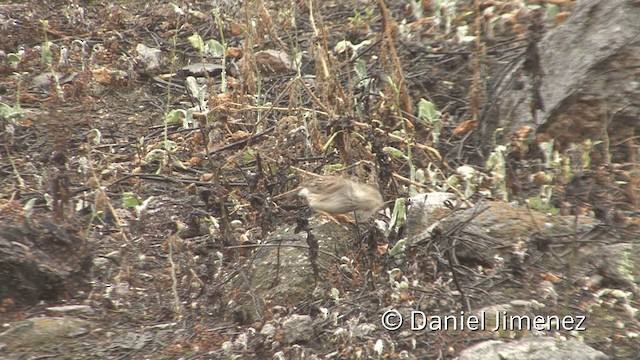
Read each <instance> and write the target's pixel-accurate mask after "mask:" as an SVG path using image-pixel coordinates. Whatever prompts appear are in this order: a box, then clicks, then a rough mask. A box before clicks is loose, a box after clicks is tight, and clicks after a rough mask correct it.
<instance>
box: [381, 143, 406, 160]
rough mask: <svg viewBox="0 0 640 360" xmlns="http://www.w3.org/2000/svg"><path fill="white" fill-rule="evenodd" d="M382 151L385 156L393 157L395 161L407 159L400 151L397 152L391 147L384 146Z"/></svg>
mask: <svg viewBox="0 0 640 360" xmlns="http://www.w3.org/2000/svg"><path fill="white" fill-rule="evenodd" d="M382 151H384V152H385V153H386V154H389V156H392V157H394V158H396V159H406V158H407V157H406V155H405V154H404V153H403V152H402V151H400V150H398V149H396V148H394V147H391V146H385V147H384V148H383V149H382Z"/></svg>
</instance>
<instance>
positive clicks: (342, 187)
mask: <svg viewBox="0 0 640 360" xmlns="http://www.w3.org/2000/svg"><path fill="white" fill-rule="evenodd" d="M298 196H302V197H304V198H306V199H307V201H308V202H309V207H311V208H312V209H314V210H317V211H323V212H327V213H330V214H347V213H349V212H352V211H365V212H373V211H375V210H378V209H379V208H380V207H381V206H382V205H383V204H384V201H383V200H382V195H381V194H380V191H379V190H378V189H377V188H376V187H374V186H371V185H368V184H360V183H357V182H355V181H351V180H348V179H344V178H341V177H339V176H321V177H318V178H315V179H312V180H311V181H309V182H307V183H305V184H303V185H302V188H301V189H300V191H299V192H298Z"/></svg>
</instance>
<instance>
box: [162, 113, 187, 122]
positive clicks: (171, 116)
mask: <svg viewBox="0 0 640 360" xmlns="http://www.w3.org/2000/svg"><path fill="white" fill-rule="evenodd" d="M186 117H187V112H186V111H185V110H184V109H173V110H171V111H170V112H169V113H168V114H167V115H166V116H165V117H164V121H165V122H166V123H167V124H168V125H173V124H180V123H181V122H182V119H184V118H186Z"/></svg>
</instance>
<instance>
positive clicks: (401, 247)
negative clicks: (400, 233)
mask: <svg viewBox="0 0 640 360" xmlns="http://www.w3.org/2000/svg"><path fill="white" fill-rule="evenodd" d="M406 249H407V241H406V240H405V239H400V240H398V242H397V243H396V244H395V245H394V246H393V248H392V249H391V250H389V256H396V255H398V254H403V253H404V252H405V250H406Z"/></svg>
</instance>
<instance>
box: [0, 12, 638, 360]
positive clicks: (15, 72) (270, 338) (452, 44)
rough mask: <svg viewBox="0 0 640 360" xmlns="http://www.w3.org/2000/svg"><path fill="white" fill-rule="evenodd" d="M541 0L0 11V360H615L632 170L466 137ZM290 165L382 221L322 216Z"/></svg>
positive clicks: (581, 150) (529, 32) (498, 136)
mask: <svg viewBox="0 0 640 360" xmlns="http://www.w3.org/2000/svg"><path fill="white" fill-rule="evenodd" d="M460 3H465V2H460ZM537 3H541V4H542V8H543V9H545V10H546V11H547V13H546V17H545V18H543V19H541V18H537V17H536V16H535V15H534V14H535V10H536V6H538V5H539V4H537ZM550 3H552V2H533V1H531V2H526V3H525V4H519V3H518V2H509V3H499V2H485V3H483V4H481V8H482V11H483V12H482V14H481V15H478V12H475V11H473V10H474V9H473V8H472V7H470V6H467V5H466V4H458V6H457V7H456V6H449V7H447V6H445V5H443V6H442V7H441V8H439V9H437V8H434V5H433V4H432V2H429V1H423V2H422V3H419V4H418V5H415V6H414V5H411V3H407V4H405V3H404V2H403V3H402V4H400V3H396V2H389V4H386V5H384V6H383V5H381V4H383V2H379V3H376V4H369V3H363V2H359V1H347V2H333V1H326V2H325V1H323V2H320V4H310V3H309V2H305V1H299V2H294V3H289V2H286V3H284V2H264V1H258V2H248V1H247V2H237V3H236V2H228V1H219V2H198V1H196V2H182V1H177V2H171V3H169V2H164V1H160V2H157V3H154V4H144V3H137V2H127V1H122V2H118V3H115V4H110V5H104V4H101V3H99V2H92V1H76V2H60V1H53V2H38V3H37V4H31V3H28V4H22V3H15V4H14V3H9V4H2V5H0V31H1V32H2V33H1V35H2V36H1V39H0V55H2V58H1V59H0V60H1V62H0V120H1V121H2V123H0V136H2V143H3V146H2V148H0V159H2V161H1V162H0V175H1V176H0V222H1V224H0V241H1V242H0V250H1V251H0V255H2V256H1V257H0V270H1V271H0V272H2V273H3V274H4V275H3V276H4V277H3V281H4V280H5V279H6V281H5V283H4V285H3V286H2V287H1V289H0V297H1V299H0V300H1V303H0V318H1V319H2V322H3V324H5V325H4V326H5V332H4V333H3V334H0V354H2V357H3V358H8V359H27V358H59V359H78V358H107V359H116V358H126V359H151V358H153V359H209V358H271V357H272V358H278V359H284V358H292V359H303V358H335V359H342V358H434V359H435V358H455V357H460V358H468V359H471V358H489V357H490V356H493V355H494V353H493V352H491V351H494V350H495V349H498V350H495V351H496V353H498V352H500V353H501V354H502V356H505V355H504V353H505V352H508V351H511V350H510V349H509V350H507V349H506V346H511V345H513V346H516V347H519V348H523V346H524V347H530V348H536V349H537V348H540V349H546V350H547V351H551V354H550V355H548V356H554V354H555V355H557V354H561V355H560V357H561V358H570V356H574V358H594V359H596V358H606V356H608V357H610V358H619V359H635V358H637V354H638V353H639V352H640V341H639V340H638V336H637V334H638V332H639V331H640V326H639V324H638V321H637V315H636V314H637V309H636V308H637V300H635V299H636V298H637V295H638V290H637V284H638V282H637V280H636V279H637V275H638V270H637V269H635V267H634V266H633V264H634V259H636V258H637V257H638V255H639V254H640V252H638V249H637V239H638V238H640V236H639V234H640V231H639V230H638V221H637V218H636V217H635V216H637V214H634V211H637V197H636V195H635V194H636V191H637V187H638V183H637V180H634V179H637V178H640V177H639V176H638V170H637V164H636V163H634V162H633V161H627V162H624V161H619V162H615V163H606V162H603V161H602V160H601V159H600V160H598V158H597V156H595V155H594V154H595V153H599V154H602V153H603V151H602V148H601V147H600V148H598V146H602V145H601V143H597V144H596V142H594V143H589V144H590V145H587V144H586V143H581V144H580V146H578V147H573V148H572V149H571V151H568V150H566V149H557V152H556V155H555V158H553V161H549V159H550V158H551V156H547V158H546V159H545V154H547V155H548V154H551V153H552V150H548V149H547V150H545V148H544V146H542V145H540V146H538V144H536V143H535V141H534V140H533V139H532V136H531V135H532V132H533V130H532V127H531V126H522V127H521V128H520V129H519V131H514V132H509V133H500V131H499V130H496V131H495V132H493V131H492V132H489V133H483V131H484V130H486V127H483V126H484V125H482V124H479V119H481V118H482V116H481V115H482V114H483V113H484V111H485V110H486V109H488V108H489V107H490V106H488V105H486V104H491V103H493V102H497V99H498V98H497V97H495V95H496V93H493V92H492V91H491V89H494V88H493V87H492V86H494V85H495V84H496V83H493V82H492V79H495V78H497V77H499V76H498V75H502V73H500V71H498V70H497V69H502V68H503V67H502V66H503V65H505V64H507V63H510V62H511V61H513V59H523V58H524V57H525V54H526V52H525V50H526V49H527V46H529V49H531V47H530V46H531V45H530V44H531V43H530V42H529V43H528V42H527V40H528V39H535V36H533V35H535V34H534V32H535V31H539V30H540V27H542V28H544V29H545V31H550V30H551V29H553V28H554V27H556V26H557V24H558V23H560V22H562V21H563V20H564V19H565V18H566V16H567V15H568V13H569V12H570V11H572V10H573V8H574V4H573V2H558V3H559V5H554V6H555V12H551V11H550V6H551V5H550ZM318 5H319V7H316V6H318ZM551 10H554V8H551ZM550 14H551V15H550ZM488 19H489V20H488ZM483 21H488V23H490V24H492V25H491V29H488V28H487V27H486V25H487V24H484V23H483ZM482 24H484V25H482ZM479 25H480V26H485V27H483V29H484V30H483V31H484V33H483V34H484V35H483V36H482V37H479V38H476V37H471V38H468V37H465V36H464V35H465V33H464V31H465V29H466V30H468V34H469V36H470V35H471V34H473V32H472V30H471V29H472V28H473V27H474V26H479ZM534 25H539V27H536V26H534ZM465 26H467V27H469V28H468V29H467V28H465ZM538 35H540V34H538ZM528 54H529V55H530V54H531V53H530V52H529V53H528ZM514 86H515V87H517V86H516V85H514ZM496 87H497V86H496ZM492 96H494V97H492ZM485 105H486V106H485ZM609 135H611V137H612V138H616V134H609ZM618 135H619V134H618ZM599 144H600V145H599ZM498 145H504V146H505V148H504V149H503V150H501V151H499V150H498V149H499V147H498ZM612 146H613V144H612ZM545 151H546V153H545ZM571 156H573V158H579V159H580V161H579V162H578V161H574V162H573V163H571V164H569V163H568V162H567V160H566V159H568V158H569V157H571ZM545 160H546V162H545ZM614 160H617V159H614ZM550 163H553V164H550ZM577 163H580V164H581V165H580V166H578V167H577V168H576V165H575V164H577ZM311 174H338V175H341V176H349V177H352V178H357V179H359V181H361V182H368V183H371V184H375V185H377V186H378V187H379V188H380V189H381V192H382V194H383V197H384V199H385V200H386V201H387V204H386V205H387V206H386V209H385V211H383V212H381V213H380V214H378V215H377V216H376V217H375V218H373V219H371V220H370V221H360V222H359V223H358V224H356V225H354V224H348V223H335V222H333V221H329V220H326V219H325V218H323V217H321V216H318V215H317V214H315V213H314V212H313V211H311V210H310V209H308V208H307V207H306V205H305V203H304V202H303V201H302V200H301V199H298V198H297V197H296V196H294V193H293V192H292V191H293V190H295V189H296V188H297V187H298V186H299V185H300V184H301V183H302V182H303V181H304V180H305V179H308V178H309V177H311V176H312V175H311ZM424 193H428V194H430V195H428V196H427V199H430V200H429V201H434V203H433V204H431V203H427V201H426V200H425V198H424V195H420V194H424ZM445 194H448V195H445ZM433 199H435V200H433ZM505 200H509V201H511V202H507V201H505ZM517 203H518V204H517ZM33 269H36V270H33ZM41 274H44V275H41ZM411 311H420V312H421V313H419V314H418V315H420V314H424V315H426V316H432V318H425V319H426V320H427V321H430V320H431V321H434V322H437V321H438V320H442V319H443V317H444V316H447V315H449V316H455V317H457V320H459V321H461V322H465V321H466V323H465V324H466V325H467V326H469V325H470V326H471V327H473V324H472V323H471V324H470V323H469V322H468V321H471V322H473V317H475V316H480V314H482V313H485V314H489V315H487V317H488V318H491V319H495V315H496V314H498V315H500V314H504V315H505V316H510V315H514V314H515V315H518V316H523V317H525V318H526V319H529V318H533V317H534V316H542V317H543V320H544V321H543V322H545V324H547V325H550V326H551V329H544V330H536V329H533V330H532V329H531V328H527V329H513V328H512V327H507V328H505V329H498V330H497V331H494V330H492V329H493V327H494V326H495V320H494V321H493V322H491V321H489V320H487V321H488V323H487V324H486V326H487V329H485V330H480V329H479V330H477V331H471V330H470V329H469V328H467V329H460V327H459V323H458V325H456V326H455V328H454V329H447V330H444V329H443V328H442V326H443V324H442V323H441V324H439V325H438V324H437V323H434V322H431V323H429V324H431V325H433V326H434V328H433V329H429V328H427V329H421V330H419V331H418V330H414V331H412V329H410V328H409V326H410V324H409V323H405V324H404V325H403V326H402V327H400V329H398V330H396V331H390V330H388V329H385V328H384V327H383V326H382V321H383V319H385V318H386V317H385V316H387V317H388V316H391V318H393V316H396V317H397V316H400V315H401V316H403V317H404V318H405V319H409V318H410V315H411ZM554 317H556V318H554ZM550 318H551V319H552V320H551V321H548V320H549V319H550ZM583 318H584V319H586V322H585V323H584V328H585V330H582V329H581V328H579V326H578V323H577V322H578V321H579V320H581V319H583ZM562 319H565V320H566V321H572V322H574V323H571V324H568V323H567V324H565V325H566V326H564V327H560V328H557V326H556V325H557V324H558V321H562ZM450 320H451V319H450ZM392 322H393V321H392ZM423 325H424V323H423ZM580 325H582V324H580ZM540 335H546V336H540ZM486 340H492V341H493V342H490V343H488V342H486ZM525 344H526V345H525ZM474 345H475V346H480V347H481V348H480V350H478V349H476V350H475V351H477V353H476V354H480V355H473V354H474V353H473V352H470V353H463V352H462V351H463V350H464V349H469V348H473V347H474ZM501 347H502V348H501ZM491 349H494V350H491ZM513 351H516V350H513ZM540 351H542V350H540ZM483 355H484V357H483ZM565 355H566V356H565ZM465 356H469V357H465ZM473 356H475V357H473ZM496 356H497V355H496ZM518 356H520V358H534V357H533V355H531V354H530V353H529V354H525V355H517V356H516V357H518ZM526 356H531V357H526ZM543 356H545V355H543Z"/></svg>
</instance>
